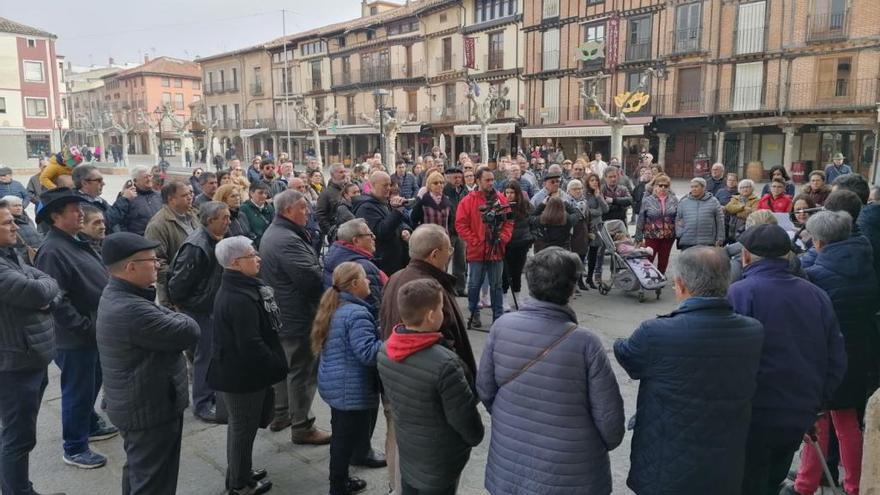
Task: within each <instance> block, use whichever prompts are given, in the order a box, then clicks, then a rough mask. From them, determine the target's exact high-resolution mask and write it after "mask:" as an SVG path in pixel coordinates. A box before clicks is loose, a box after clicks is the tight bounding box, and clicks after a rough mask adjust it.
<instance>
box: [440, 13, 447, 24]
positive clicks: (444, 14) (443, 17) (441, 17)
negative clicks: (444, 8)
mask: <svg viewBox="0 0 880 495" xmlns="http://www.w3.org/2000/svg"><path fill="white" fill-rule="evenodd" d="M439 18H440V24H444V23H445V22H446V20H447V16H446V12H443V13H442V14H440V17H439Z"/></svg>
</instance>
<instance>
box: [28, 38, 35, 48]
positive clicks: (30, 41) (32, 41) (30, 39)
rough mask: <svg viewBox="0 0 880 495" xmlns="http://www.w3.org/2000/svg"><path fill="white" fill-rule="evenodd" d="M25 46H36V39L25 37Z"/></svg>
mask: <svg viewBox="0 0 880 495" xmlns="http://www.w3.org/2000/svg"><path fill="white" fill-rule="evenodd" d="M27 46H28V48H36V47H37V40H35V39H33V38H28V39H27Z"/></svg>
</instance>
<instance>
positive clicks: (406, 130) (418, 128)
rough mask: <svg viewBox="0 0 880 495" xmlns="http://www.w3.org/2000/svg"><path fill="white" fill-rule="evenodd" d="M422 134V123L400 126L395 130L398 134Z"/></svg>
mask: <svg viewBox="0 0 880 495" xmlns="http://www.w3.org/2000/svg"><path fill="white" fill-rule="evenodd" d="M420 132H422V123H421V122H418V123H410V124H402V125H401V126H400V129H398V130H397V133H398V134H418V133H420Z"/></svg>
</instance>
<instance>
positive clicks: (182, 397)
mask: <svg viewBox="0 0 880 495" xmlns="http://www.w3.org/2000/svg"><path fill="white" fill-rule="evenodd" d="M158 246H159V244H158V243H156V242H153V241H150V240H147V239H145V238H143V237H141V236H139V235H137V234H133V233H130V232H119V233H116V234H111V235H109V236H107V237H106V238H105V239H104V245H103V249H102V257H103V260H104V263H105V264H106V265H107V268H108V269H109V271H110V282H109V283H108V284H107V287H106V288H105V289H104V293H103V294H102V295H101V302H100V304H99V305H98V317H97V341H98V350H99V351H100V354H101V368H102V370H103V372H104V397H105V398H106V400H107V415H108V416H109V417H110V420H111V421H113V423H114V424H115V425H117V426H118V427H119V429H120V431H121V433H122V438H123V440H124V446H125V456H126V461H125V466H124V467H123V470H122V493H123V494H125V495H135V494H145V495H146V494H149V495H164V494H169V495H172V494H174V493H176V491H177V474H178V470H179V467H180V442H181V435H182V433H183V410H184V409H186V407H187V405H188V404H189V392H188V383H187V375H186V363H185V362H184V358H183V350H184V349H187V348H190V347H191V346H193V345H195V343H196V342H198V340H199V325H198V324H197V323H196V321H195V320H193V319H192V318H190V317H189V316H186V315H184V314H181V313H175V312H174V311H171V310H170V309H167V308H164V307H162V306H159V305H158V304H156V302H155V301H156V289H155V283H156V278H157V274H158V266H159V259H158V258H157V257H156V248H157V247H158Z"/></svg>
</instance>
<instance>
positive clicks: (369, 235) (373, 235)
mask: <svg viewBox="0 0 880 495" xmlns="http://www.w3.org/2000/svg"><path fill="white" fill-rule="evenodd" d="M355 237H371V238H373V239H375V238H376V234H374V233H372V232H368V233H366V234H358V235H356V236H355Z"/></svg>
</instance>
